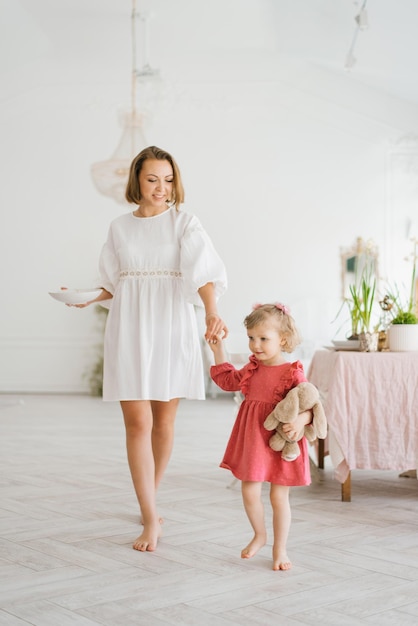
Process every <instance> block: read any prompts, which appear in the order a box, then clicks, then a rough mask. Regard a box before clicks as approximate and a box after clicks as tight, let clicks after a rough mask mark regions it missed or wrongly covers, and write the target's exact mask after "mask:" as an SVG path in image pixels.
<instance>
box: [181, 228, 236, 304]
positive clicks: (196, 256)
mask: <svg viewBox="0 0 418 626" xmlns="http://www.w3.org/2000/svg"><path fill="white" fill-rule="evenodd" d="M180 266H181V272H182V275H183V279H184V289H185V297H186V300H187V301H188V302H191V303H192V304H196V305H202V300H201V299H200V297H199V294H198V289H200V287H203V286H204V285H206V283H213V284H214V287H215V295H216V298H217V299H218V298H219V297H220V296H221V295H222V294H223V293H224V292H225V291H226V288H227V276H226V270H225V266H224V263H223V261H222V260H221V258H220V256H219V255H218V253H217V252H216V250H215V248H214V246H213V243H212V241H211V239H210V237H209V235H208V234H207V233H206V231H205V230H204V228H203V226H202V225H201V223H200V221H199V219H198V218H197V217H195V216H192V217H191V219H190V222H189V223H188V225H187V227H186V229H185V231H184V234H183V237H182V240H181V252H180Z"/></svg>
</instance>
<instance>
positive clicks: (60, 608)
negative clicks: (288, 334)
mask: <svg viewBox="0 0 418 626" xmlns="http://www.w3.org/2000/svg"><path fill="white" fill-rule="evenodd" d="M235 409H236V405H235V403H234V401H233V399H232V397H231V396H229V395H226V394H223V395H222V396H220V397H218V398H216V399H208V400H206V401H205V402H191V401H182V403H181V405H180V411H179V415H178V419H177V431H176V443H175V449H174V452H173V457H172V461H171V464H170V466H169V469H168V471H167V474H166V478H165V480H164V484H163V485H162V486H161V488H160V493H159V501H160V513H161V515H162V516H163V517H164V526H163V529H164V534H163V537H162V538H161V540H160V544H159V547H158V550H157V552H155V553H145V554H144V553H139V552H136V551H134V550H133V549H132V548H131V543H132V540H133V539H134V538H135V537H136V536H137V534H138V532H139V525H138V518H139V514H138V510H137V506H136V502H135V498H134V495H133V490H132V487H131V482H130V477H129V473H128V469H127V463H126V461H125V450H124V432H123V425H122V419H121V414H120V409H119V406H118V405H117V404H114V403H103V402H102V400H101V399H98V398H91V397H86V396H21V397H11V396H0V453H1V457H0V463H1V475H0V489H1V491H0V625H1V626H24V625H27V624H32V625H36V626H67V625H72V626H74V625H76V626H93V625H95V624H96V625H97V624H102V625H106V626H131V625H135V626H138V625H144V626H158V625H161V626H162V625H167V624H172V625H178V626H187V625H194V624H196V625H198V626H206V625H207V626H209V625H210V626H222V625H225V626H226V625H227V624H229V625H239V626H246V625H250V624H251V626H253V625H257V624H259V625H263V626H268V625H269V624H271V625H273V624H274V625H275V626H277V624H280V625H283V626H286V625H289V626H290V625H297V624H299V625H300V624H305V625H306V624H314V625H317V624H321V626H322V625H325V626H326V625H329V626H351V625H353V626H357V625H359V624H369V625H370V624H376V625H379V626H385V625H389V624H391V625H392V624H394V625H396V626H402V625H403V624H409V625H416V624H417V623H418V481H417V480H414V479H412V478H399V477H398V473H397V472H377V471H376V472H374V471H363V472H361V471H355V472H353V473H352V502H351V503H343V502H341V500H340V487H339V485H338V484H337V483H336V482H335V481H334V480H333V475H332V468H331V467H328V466H326V469H325V470H323V471H321V479H320V481H317V482H314V483H313V484H312V485H311V486H310V487H306V488H305V487H303V488H295V489H294V490H293V491H292V497H291V499H292V511H293V523H292V529H291V536H290V540H289V556H290V557H291V559H292V561H293V569H292V570H291V571H288V572H273V571H272V570H271V543H269V545H268V546H266V547H265V548H264V549H262V550H261V551H260V552H259V554H258V555H256V556H255V557H254V558H253V559H252V560H250V561H243V560H241V559H240V558H239V554H240V550H241V548H242V547H243V546H244V545H246V543H247V542H248V540H249V538H250V536H251V533H250V528H249V525H248V522H247V520H246V517H245V514H244V512H243V509H242V505H241V496H240V491H239V484H238V483H232V481H231V476H230V475H229V473H228V472H226V471H225V470H221V469H219V467H218V463H219V461H220V458H221V456H222V453H223V450H224V447H225V444H226V440H227V437H228V435H229V432H230V428H231V425H232V422H233V420H234V416H235ZM405 469H407V468H405ZM265 496H266V512H267V519H268V522H269V524H270V511H269V508H268V499H267V491H266V492H265Z"/></svg>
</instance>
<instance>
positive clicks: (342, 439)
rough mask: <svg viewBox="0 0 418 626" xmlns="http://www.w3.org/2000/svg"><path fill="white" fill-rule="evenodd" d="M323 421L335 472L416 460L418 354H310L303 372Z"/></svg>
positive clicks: (340, 475)
mask: <svg viewBox="0 0 418 626" xmlns="http://www.w3.org/2000/svg"><path fill="white" fill-rule="evenodd" d="M307 377H308V380H309V381H310V382H312V383H313V384H314V385H316V387H318V389H319V391H320V393H321V397H322V400H323V404H324V408H325V412H326V415H327V419H328V424H329V452H330V456H331V460H332V463H333V465H334V468H335V476H336V478H337V479H338V480H339V481H340V482H344V481H345V479H346V478H347V476H348V473H349V471H350V470H352V469H392V470H408V469H415V468H416V467H417V464H418V462H417V461H418V352H343V351H341V352H336V351H334V350H319V351H317V352H315V354H314V356H313V359H312V361H311V364H310V366H309V369H308V374H307Z"/></svg>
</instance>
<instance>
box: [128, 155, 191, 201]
mask: <svg viewBox="0 0 418 626" xmlns="http://www.w3.org/2000/svg"><path fill="white" fill-rule="evenodd" d="M148 159H156V160H157V161H168V162H169V163H170V165H171V167H172V168H173V196H172V198H171V199H170V203H171V204H175V206H176V208H177V209H178V206H179V204H181V203H182V202H184V189H183V183H182V181H181V175H180V170H179V167H178V165H177V163H176V162H175V160H174V159H173V157H172V156H171V154H169V153H168V152H166V151H165V150H161V148H157V146H149V147H148V148H144V149H143V150H141V152H140V153H139V154H137V155H136V157H135V158H134V160H133V161H132V163H131V166H130V168H129V177H128V184H127V185H126V191H125V198H126V199H127V201H128V202H131V203H133V204H140V203H141V198H142V196H141V189H140V186H139V174H140V172H141V169H142V166H143V164H144V162H145V161H147V160H148Z"/></svg>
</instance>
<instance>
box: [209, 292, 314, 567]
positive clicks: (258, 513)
mask: <svg viewBox="0 0 418 626" xmlns="http://www.w3.org/2000/svg"><path fill="white" fill-rule="evenodd" d="M244 325H245V327H246V328H247V334H248V339H249V348H250V350H251V352H252V355H251V356H250V360H249V363H247V365H245V366H244V367H243V368H242V369H240V370H236V369H235V368H234V366H233V365H231V364H230V363H227V362H226V357H225V351H224V348H223V341H222V336H221V335H219V336H217V338H216V340H215V341H212V342H209V345H210V347H211V349H212V351H213V353H214V358H215V365H213V366H212V367H211V377H212V379H213V380H214V381H215V383H216V384H217V385H218V386H219V387H221V389H224V390H225V391H238V390H240V391H241V392H242V394H243V395H244V400H243V402H242V404H241V406H240V409H239V411H238V415H237V418H236V421H235V424H234V426H233V429H232V433H231V436H230V438H229V442H228V445H227V448H226V451H225V454H224V458H223V460H222V463H221V465H220V466H221V467H224V468H226V469H229V470H230V471H231V472H232V473H233V475H234V476H235V477H236V478H238V479H239V480H241V481H242V498H243V502H244V508H245V512H246V514H247V516H248V519H249V521H250V524H251V526H252V528H253V530H254V537H253V538H252V540H251V541H250V543H249V544H248V545H247V546H246V547H245V548H244V549H243V550H242V552H241V558H243V559H250V558H251V557H252V556H254V555H255V554H256V553H257V552H258V550H260V548H262V547H263V546H264V544H265V543H266V540H267V533H266V527H265V523H264V507H263V502H262V497H261V488H262V484H263V482H264V481H266V482H269V483H270V502H271V506H272V509H273V534H274V543H273V570H288V569H290V568H291V566H292V564H291V562H290V560H289V557H288V556H287V551H286V544H287V538H288V534H289V529H290V521H291V512H290V504H289V487H291V486H296V485H309V484H310V482H311V479H310V469H309V456H308V449H307V442H306V439H305V438H304V437H303V438H302V439H301V440H300V441H299V447H300V451H301V454H300V456H299V457H298V458H297V459H296V460H295V461H291V462H289V461H284V460H283V459H282V456H281V453H280V452H275V451H274V450H272V449H271V448H270V446H269V439H270V437H271V436H272V433H271V432H270V431H268V430H266V429H265V428H264V421H265V419H266V417H267V416H268V415H269V413H271V411H272V410H273V409H274V407H275V406H276V404H277V403H278V402H280V400H282V399H283V398H284V397H285V395H286V394H287V392H288V391H289V390H290V389H291V388H292V387H295V386H296V385H298V384H299V383H301V382H305V381H306V378H305V375H304V372H303V366H302V364H301V363H300V362H299V361H295V362H294V363H289V362H288V361H286V360H285V359H284V357H283V352H293V350H294V348H295V347H296V346H297V345H298V344H299V343H300V338H299V334H298V331H297V329H296V326H295V322H294V320H293V318H292V317H291V316H290V315H289V310H288V308H287V307H285V306H284V305H283V304H280V303H275V304H263V305H256V306H255V307H254V310H253V312H252V313H250V315H248V316H247V317H246V318H245V320H244ZM311 421H312V415H311V411H306V412H304V413H300V414H299V415H298V417H297V418H296V419H295V420H294V422H293V423H291V424H286V425H285V426H284V427H283V430H284V431H285V432H286V434H287V435H288V436H289V437H290V438H291V439H296V438H297V436H298V433H299V432H300V431H301V429H302V428H303V426H304V425H306V424H309V423H310V422H311Z"/></svg>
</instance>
